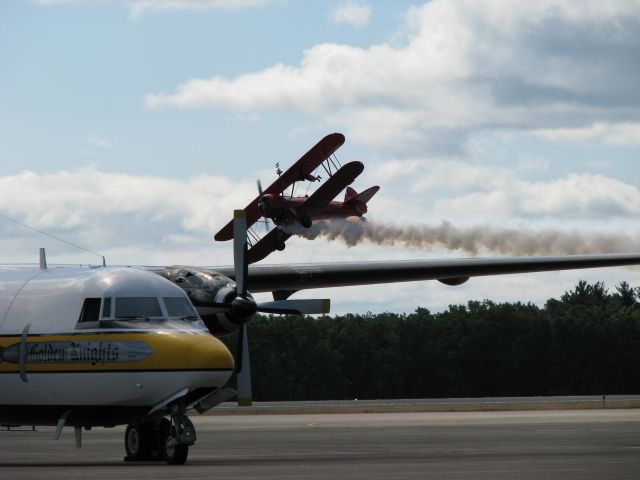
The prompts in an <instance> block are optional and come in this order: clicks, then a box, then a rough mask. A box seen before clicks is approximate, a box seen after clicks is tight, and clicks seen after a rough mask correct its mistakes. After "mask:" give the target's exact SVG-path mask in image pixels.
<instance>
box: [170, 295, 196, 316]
mask: <svg viewBox="0 0 640 480" xmlns="http://www.w3.org/2000/svg"><path fill="white" fill-rule="evenodd" d="M162 300H163V301H164V306H165V307H166V309H167V314H168V315H169V318H171V317H180V318H185V319H193V320H197V318H198V315H197V314H196V311H195V309H194V308H193V306H192V305H191V303H190V302H189V300H187V299H186V298H184V297H164V298H163V299H162Z"/></svg>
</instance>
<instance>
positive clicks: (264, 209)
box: [258, 180, 270, 218]
mask: <svg viewBox="0 0 640 480" xmlns="http://www.w3.org/2000/svg"><path fill="white" fill-rule="evenodd" d="M258 198H259V200H258V210H260V213H261V214H262V216H263V217H265V218H267V213H269V206H270V205H269V200H267V198H266V197H265V196H264V193H263V192H262V184H261V183H260V180H258Z"/></svg>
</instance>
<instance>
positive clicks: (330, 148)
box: [213, 133, 344, 242]
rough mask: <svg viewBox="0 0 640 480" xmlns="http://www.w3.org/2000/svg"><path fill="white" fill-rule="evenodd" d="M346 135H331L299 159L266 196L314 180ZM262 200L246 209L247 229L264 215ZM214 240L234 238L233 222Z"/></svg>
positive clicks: (256, 200)
mask: <svg viewBox="0 0 640 480" xmlns="http://www.w3.org/2000/svg"><path fill="white" fill-rule="evenodd" d="M343 143H344V135H342V134H341V133H330V134H329V135H327V136H326V137H324V138H323V139H322V140H320V141H319V142H318V143H316V144H315V145H314V146H313V147H311V149H310V150H309V151H308V152H307V153H305V154H304V155H303V156H302V157H300V158H299V159H298V161H297V162H296V163H294V164H293V165H292V166H291V167H290V168H288V169H287V171H286V172H284V173H282V174H281V175H280V176H279V177H278V178H277V180H276V181H275V182H273V183H272V184H271V185H269V186H268V187H267V188H266V189H265V190H264V194H276V195H279V194H281V193H282V192H284V191H285V190H286V189H287V188H289V187H290V186H291V185H292V184H293V183H295V182H299V181H303V180H311V181H312V180H314V177H312V176H311V172H313V171H314V170H315V169H316V168H318V167H319V166H320V164H321V163H322V162H324V161H325V160H326V159H327V158H329V157H330V156H331V155H333V153H334V152H335V151H336V150H337V149H338V148H340V147H341V146H342V144H343ZM259 202H260V198H259V197H256V198H255V199H254V200H253V201H252V202H251V203H250V204H249V205H247V206H246V207H245V209H244V212H245V214H246V218H247V227H251V226H252V225H253V224H254V223H256V222H257V221H258V220H259V219H260V217H261V216H262V214H261V213H260V209H259V208H258V203H259ZM213 238H214V240H216V241H218V242H223V241H225V240H231V239H232V238H233V220H231V221H230V222H229V223H227V224H226V225H225V226H224V227H223V228H222V229H221V230H220V231H219V232H218V233H216V234H215V235H214V237H213Z"/></svg>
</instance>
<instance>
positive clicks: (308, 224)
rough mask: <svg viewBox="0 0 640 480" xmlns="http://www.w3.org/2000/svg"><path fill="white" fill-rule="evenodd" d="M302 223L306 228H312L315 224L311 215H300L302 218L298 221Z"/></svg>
mask: <svg viewBox="0 0 640 480" xmlns="http://www.w3.org/2000/svg"><path fill="white" fill-rule="evenodd" d="M298 220H299V221H300V225H302V226H303V227H304V228H309V227H311V224H312V223H313V222H312V221H311V217H310V216H309V215H306V214H305V215H300V218H299V219H298Z"/></svg>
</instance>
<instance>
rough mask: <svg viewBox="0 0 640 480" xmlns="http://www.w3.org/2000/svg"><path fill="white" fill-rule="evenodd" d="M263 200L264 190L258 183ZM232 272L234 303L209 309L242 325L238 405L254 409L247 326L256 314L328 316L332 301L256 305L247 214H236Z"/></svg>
mask: <svg viewBox="0 0 640 480" xmlns="http://www.w3.org/2000/svg"><path fill="white" fill-rule="evenodd" d="M258 189H259V190H260V195H261V196H262V188H261V186H260V182H258ZM233 268H234V274H235V282H236V294H235V297H234V298H233V299H232V300H231V302H227V303H216V304H209V305H208V306H209V307H214V308H219V309H220V311H225V312H226V313H227V315H228V316H229V318H230V319H232V320H233V321H235V322H237V323H241V326H240V329H239V332H238V347H237V349H236V352H237V359H236V373H237V375H238V405H243V406H244V405H247V406H248V405H251V363H250V359H249V342H248V336H247V322H248V321H249V320H251V319H252V318H253V316H254V315H255V313H256V312H262V313H274V314H284V315H305V314H317V313H328V312H329V310H330V308H331V302H330V300H329V299H304V300H275V301H271V302H263V303H256V301H255V300H254V299H253V297H252V296H251V295H250V294H249V293H248V292H247V280H248V277H249V274H248V272H249V266H248V262H247V219H246V213H245V211H244V210H235V211H234V212H233Z"/></svg>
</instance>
